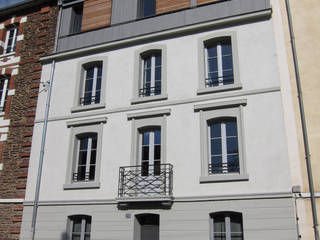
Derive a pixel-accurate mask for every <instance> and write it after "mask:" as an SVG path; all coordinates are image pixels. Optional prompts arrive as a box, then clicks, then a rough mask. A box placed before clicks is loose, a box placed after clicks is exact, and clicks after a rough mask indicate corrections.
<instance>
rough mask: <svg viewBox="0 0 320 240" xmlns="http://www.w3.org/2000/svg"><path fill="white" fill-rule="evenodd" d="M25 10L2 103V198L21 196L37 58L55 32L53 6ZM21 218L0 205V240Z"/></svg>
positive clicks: (15, 233) (15, 209) (16, 229)
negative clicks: (15, 69) (10, 91)
mask: <svg viewBox="0 0 320 240" xmlns="http://www.w3.org/2000/svg"><path fill="white" fill-rule="evenodd" d="M53 2H54V1H53ZM28 11H29V12H28ZM28 11H27V10H26V11H25V14H26V15H27V22H26V23H24V26H23V29H22V30H19V32H20V34H23V35H24V38H23V40H22V41H20V42H19V44H20V46H19V49H18V50H17V51H16V55H17V56H20V57H21V59H20V64H19V73H18V75H15V76H12V77H11V79H10V80H12V81H11V82H10V84H13V85H12V87H13V88H14V89H15V94H14V95H13V96H8V101H7V105H6V114H5V119H10V126H9V131H8V137H7V140H6V141H4V142H3V143H2V149H3V151H2V163H3V170H1V171H0V198H2V199H10V198H24V195H25V188H26V182H27V174H28V166H29V157H30V149H31V138H32V131H33V125H34V116H35V109H36V103H37V97H38V90H39V84H40V73H41V64H40V62H39V57H40V56H43V55H46V54H49V53H51V52H52V50H53V45H54V37H55V32H56V17H57V7H56V6H44V7H42V8H41V7H38V8H33V9H32V10H28ZM31 11H32V12H31ZM8 19H11V16H8ZM4 67H5V66H4ZM21 218H22V205H21V204H0V240H2V239H3V240H4V239H5V240H9V239H12V240H13V239H19V233H20V225H21Z"/></svg>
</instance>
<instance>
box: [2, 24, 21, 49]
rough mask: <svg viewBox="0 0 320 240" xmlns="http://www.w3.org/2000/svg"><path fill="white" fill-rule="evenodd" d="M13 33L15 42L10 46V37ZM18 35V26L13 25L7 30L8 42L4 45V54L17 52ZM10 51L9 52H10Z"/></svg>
mask: <svg viewBox="0 0 320 240" xmlns="http://www.w3.org/2000/svg"><path fill="white" fill-rule="evenodd" d="M11 31H14V32H13V40H12V43H11V45H10V46H9V36H10V32H11ZM17 35H18V26H17V25H13V26H10V27H8V28H7V33H6V41H5V44H4V51H3V53H4V54H9V53H14V52H15V47H16V43H17ZM8 49H9V51H8Z"/></svg>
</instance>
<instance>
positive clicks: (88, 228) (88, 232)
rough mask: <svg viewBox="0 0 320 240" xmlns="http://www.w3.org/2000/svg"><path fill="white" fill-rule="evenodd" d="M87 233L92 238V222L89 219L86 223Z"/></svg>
mask: <svg viewBox="0 0 320 240" xmlns="http://www.w3.org/2000/svg"><path fill="white" fill-rule="evenodd" d="M85 232H86V233H87V234H88V235H89V236H90V232H91V220H90V219H87V221H86V229H85Z"/></svg>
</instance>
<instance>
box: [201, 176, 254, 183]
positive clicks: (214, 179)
mask: <svg viewBox="0 0 320 240" xmlns="http://www.w3.org/2000/svg"><path fill="white" fill-rule="evenodd" d="M199 181H200V183H211V182H236V181H249V175H248V174H244V175H239V174H217V175H210V176H201V177H200V179H199Z"/></svg>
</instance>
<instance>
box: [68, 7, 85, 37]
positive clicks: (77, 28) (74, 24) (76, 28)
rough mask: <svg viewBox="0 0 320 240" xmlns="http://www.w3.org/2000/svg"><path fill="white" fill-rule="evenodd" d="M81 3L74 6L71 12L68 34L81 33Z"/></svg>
mask: <svg viewBox="0 0 320 240" xmlns="http://www.w3.org/2000/svg"><path fill="white" fill-rule="evenodd" d="M82 14H83V3H80V4H77V5H74V6H73V7H72V12H71V23H70V33H78V32H81V25H82Z"/></svg>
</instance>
